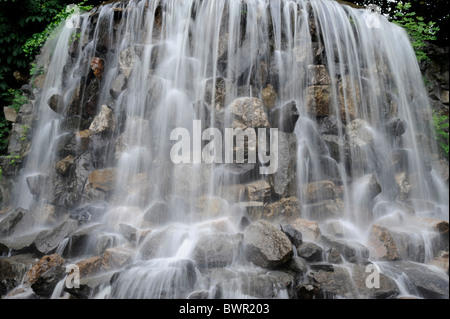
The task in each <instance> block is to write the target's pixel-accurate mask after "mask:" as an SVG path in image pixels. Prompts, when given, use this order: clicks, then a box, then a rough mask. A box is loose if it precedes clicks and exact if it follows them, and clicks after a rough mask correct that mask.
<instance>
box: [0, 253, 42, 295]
mask: <svg viewBox="0 0 450 319" xmlns="http://www.w3.org/2000/svg"><path fill="white" fill-rule="evenodd" d="M34 263H35V258H34V257H33V255H28V254H27V255H15V256H11V257H3V258H0V296H3V295H5V294H7V293H8V292H9V291H10V290H12V289H13V288H15V287H17V286H18V285H19V284H20V283H21V282H22V278H23V276H24V275H25V273H26V272H27V270H28V269H30V267H31V266H32V265H33V264H34Z"/></svg>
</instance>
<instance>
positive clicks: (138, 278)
mask: <svg viewBox="0 0 450 319" xmlns="http://www.w3.org/2000/svg"><path fill="white" fill-rule="evenodd" d="M75 18H77V19H76V22H77V23H66V24H65V25H63V26H61V28H60V30H59V31H58V34H57V36H55V37H53V38H51V39H50V40H49V42H48V43H47V44H46V46H45V48H44V50H43V52H42V54H41V56H40V60H39V65H40V66H41V67H42V69H43V70H44V74H40V75H38V77H37V78H36V79H35V83H38V82H39V86H37V87H36V88H35V89H34V91H33V92H32V103H31V104H30V105H26V106H25V107H24V109H23V110H21V112H19V119H18V124H16V125H19V124H20V123H22V125H25V126H26V127H29V130H30V132H31V133H30V134H31V136H32V141H31V145H22V144H23V143H22V144H20V143H18V144H17V143H16V144H17V145H19V147H20V146H21V145H22V149H20V150H19V151H20V152H21V153H20V154H22V155H23V158H22V162H23V163H22V166H21V167H20V171H19V169H16V170H14V169H12V168H11V169H10V170H8V169H5V168H4V173H5V174H6V175H8V174H9V173H8V172H11V173H10V176H12V177H11V185H12V186H11V196H10V199H9V201H8V202H7V203H3V204H2V205H3V208H5V209H4V210H3V211H2V213H1V215H0V253H1V254H3V255H2V257H1V258H0V269H5V271H1V272H0V275H1V276H2V278H0V282H1V283H0V288H1V289H0V293H1V294H2V296H3V298H33V297H34V296H35V295H38V296H40V297H47V298H69V297H72V298H294V299H296V298H401V297H416V298H448V296H449V288H448V283H449V280H448V215H449V195H448V181H444V180H443V179H442V177H441V175H440V173H439V168H438V161H439V158H438V155H437V154H438V152H437V149H436V146H435V142H434V139H433V133H432V131H431V130H432V127H431V125H430V109H429V106H428V104H429V103H428V97H427V93H426V91H425V89H424V85H423V81H422V77H421V74H420V71H419V67H418V64H417V62H416V57H415V54H414V52H413V50H412V48H411V45H410V43H409V40H408V37H407V35H406V33H405V32H404V30H403V29H401V28H399V27H398V26H396V25H393V24H391V23H389V22H388V21H387V20H386V19H385V18H384V17H382V16H378V15H375V14H374V13H372V12H370V11H369V10H365V9H355V8H351V7H349V6H347V5H343V4H340V3H338V2H335V1H331V0H310V1H307V0H245V1H242V0H229V1H219V0H203V1H201V0H184V1H179V0H139V1H138V0H131V1H115V2H114V1H113V2H109V3H107V4H104V5H102V6H99V7H97V8H95V9H93V10H92V11H91V12H88V13H85V14H82V15H81V16H77V17H74V19H75ZM38 80H39V81H38ZM227 138H228V140H227ZM11 143H12V142H11ZM6 177H7V176H5V178H6ZM6 208H8V209H6ZM37 261H38V262H37ZM67 269H71V270H70V271H68V270H67ZM74 274H76V275H77V276H78V278H79V279H80V285H79V287H77V286H74V285H68V284H67V281H66V279H67V278H68V276H72V275H74Z"/></svg>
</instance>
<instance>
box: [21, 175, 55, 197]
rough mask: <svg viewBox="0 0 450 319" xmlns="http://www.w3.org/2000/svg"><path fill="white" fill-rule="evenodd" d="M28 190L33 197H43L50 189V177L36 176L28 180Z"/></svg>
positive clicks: (28, 177) (29, 177)
mask: <svg viewBox="0 0 450 319" xmlns="http://www.w3.org/2000/svg"><path fill="white" fill-rule="evenodd" d="M26 181H27V185H28V189H29V190H30V193H31V194H33V195H38V196H39V195H42V192H45V191H46V190H47V189H48V182H49V176H48V175H45V174H35V175H31V176H27V178H26Z"/></svg>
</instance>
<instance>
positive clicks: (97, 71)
mask: <svg viewBox="0 0 450 319" xmlns="http://www.w3.org/2000/svg"><path fill="white" fill-rule="evenodd" d="M103 69H104V62H103V59H101V58H93V59H92V60H91V70H92V71H94V75H95V77H96V78H101V77H102V75H103Z"/></svg>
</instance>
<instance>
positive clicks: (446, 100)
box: [441, 90, 449, 105]
mask: <svg viewBox="0 0 450 319" xmlns="http://www.w3.org/2000/svg"><path fill="white" fill-rule="evenodd" d="M441 103H443V104H447V105H448V103H449V91H448V90H444V91H442V92H441Z"/></svg>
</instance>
